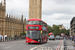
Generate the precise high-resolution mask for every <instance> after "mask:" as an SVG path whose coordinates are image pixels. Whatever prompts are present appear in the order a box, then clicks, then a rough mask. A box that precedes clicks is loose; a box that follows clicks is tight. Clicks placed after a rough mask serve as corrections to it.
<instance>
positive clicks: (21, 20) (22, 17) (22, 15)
mask: <svg viewBox="0 0 75 50" xmlns="http://www.w3.org/2000/svg"><path fill="white" fill-rule="evenodd" d="M21 22H22V23H23V14H22V16H21Z"/></svg>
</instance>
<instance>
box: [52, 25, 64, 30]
mask: <svg viewBox="0 0 75 50" xmlns="http://www.w3.org/2000/svg"><path fill="white" fill-rule="evenodd" d="M53 26H59V29H60V30H61V29H65V27H64V26H63V24H61V25H55V24H54V25H53Z"/></svg>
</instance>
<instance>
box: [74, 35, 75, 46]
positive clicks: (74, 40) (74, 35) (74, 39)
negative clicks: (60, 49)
mask: <svg viewBox="0 0 75 50" xmlns="http://www.w3.org/2000/svg"><path fill="white" fill-rule="evenodd" d="M74 47H75V35H74Z"/></svg>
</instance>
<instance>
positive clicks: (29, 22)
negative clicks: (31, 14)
mask: <svg viewBox="0 0 75 50" xmlns="http://www.w3.org/2000/svg"><path fill="white" fill-rule="evenodd" d="M27 24H29V25H31V24H36V25H39V24H40V21H27Z"/></svg>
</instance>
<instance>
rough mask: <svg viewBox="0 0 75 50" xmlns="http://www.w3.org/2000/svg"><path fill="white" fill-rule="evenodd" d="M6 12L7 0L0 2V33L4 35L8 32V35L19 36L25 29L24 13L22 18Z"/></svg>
mask: <svg viewBox="0 0 75 50" xmlns="http://www.w3.org/2000/svg"><path fill="white" fill-rule="evenodd" d="M5 14H6V0H4V4H2V2H1V3H0V34H2V35H3V36H4V35H5V34H7V36H14V35H17V36H19V35H20V33H23V32H24V31H25V21H26V19H24V21H23V15H22V16H21V19H18V18H17V17H13V16H10V15H5Z"/></svg>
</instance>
